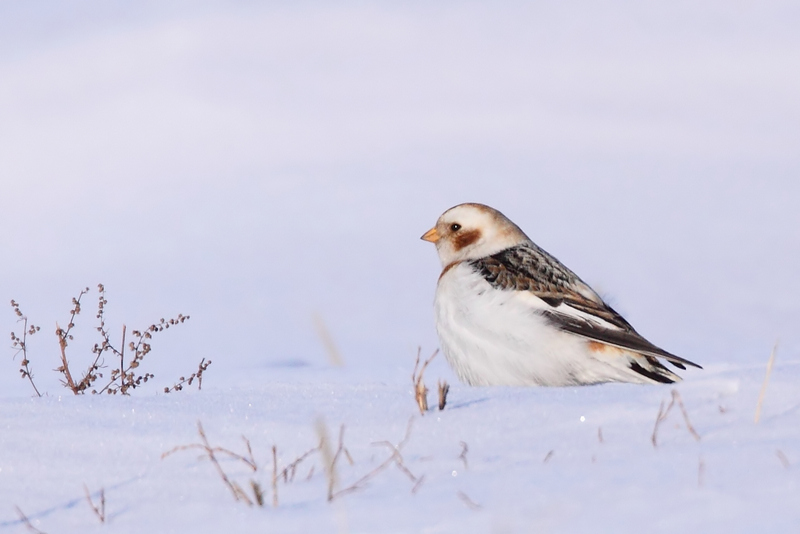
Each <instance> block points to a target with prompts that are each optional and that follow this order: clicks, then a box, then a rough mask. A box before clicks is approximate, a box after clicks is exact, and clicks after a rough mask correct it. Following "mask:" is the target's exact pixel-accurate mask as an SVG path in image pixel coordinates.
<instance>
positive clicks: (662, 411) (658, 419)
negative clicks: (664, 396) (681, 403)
mask: <svg viewBox="0 0 800 534" xmlns="http://www.w3.org/2000/svg"><path fill="white" fill-rule="evenodd" d="M674 404H675V397H674V396H673V397H672V400H671V401H670V403H669V405H668V406H667V409H666V410H665V409H664V401H663V400H662V401H661V405H660V406H659V407H658V415H656V424H655V426H654V427H653V435H652V436H650V441H651V442H652V443H653V447H654V448H658V427H659V426H661V423H662V422H664V420H665V419H666V418H667V415H668V414H669V411H670V410H671V409H672V406H673V405H674Z"/></svg>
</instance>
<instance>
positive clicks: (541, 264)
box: [469, 242, 701, 369]
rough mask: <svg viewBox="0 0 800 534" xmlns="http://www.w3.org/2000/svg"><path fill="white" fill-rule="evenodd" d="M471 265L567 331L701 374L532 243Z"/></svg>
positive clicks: (494, 283)
mask: <svg viewBox="0 0 800 534" xmlns="http://www.w3.org/2000/svg"><path fill="white" fill-rule="evenodd" d="M469 263H470V265H471V266H472V267H473V268H474V269H475V270H476V271H477V272H479V273H480V274H481V275H482V276H483V278H484V279H485V280H486V281H487V282H489V284H491V285H492V287H494V288H495V289H500V290H504V291H525V292H530V293H532V294H533V295H535V296H536V297H538V298H539V299H541V300H542V301H544V302H545V303H546V304H547V306H546V307H545V308H543V309H541V310H539V311H538V313H540V314H541V315H543V316H544V317H545V318H547V319H548V320H549V321H550V322H551V324H553V325H554V326H556V327H558V328H560V329H561V330H564V331H566V332H570V333H572V334H575V335H578V336H581V337H584V338H586V339H588V340H591V341H596V342H599V343H604V344H606V345H611V346H614V347H618V348H621V349H627V350H631V351H634V352H637V353H640V354H642V355H644V356H646V357H648V361H650V363H651V364H654V365H657V366H658V367H663V366H661V364H659V363H658V361H657V360H655V358H663V359H665V360H667V361H669V362H670V363H672V364H673V365H675V366H676V367H678V368H680V369H685V365H691V366H693V367H697V368H701V367H700V366H699V365H697V364H696V363H694V362H691V361H689V360H686V359H684V358H681V357H679V356H676V355H674V354H671V353H669V352H667V351H665V350H663V349H661V348H659V347H657V346H655V345H653V344H652V343H650V342H649V341H647V340H646V339H645V338H643V337H642V336H641V335H639V333H638V332H636V330H634V329H633V327H632V326H631V325H630V323H628V321H626V320H625V319H624V318H623V317H622V316H621V315H620V314H618V313H617V312H616V311H614V310H613V309H612V308H611V307H610V306H609V305H607V304H606V303H605V302H603V299H601V298H600V296H599V295H597V293H595V292H594V291H593V290H592V289H591V288H590V287H589V286H588V285H587V284H586V283H584V282H583V280H581V279H580V278H579V277H578V276H577V275H576V274H575V273H573V272H572V271H570V270H569V269H568V268H567V267H565V266H564V265H563V264H562V263H561V262H560V261H558V260H557V259H556V258H554V257H553V256H551V255H550V254H548V253H547V252H545V251H544V250H542V249H541V248H539V247H538V246H536V245H535V244H534V243H532V242H528V243H525V244H522V245H517V246H515V247H511V248H508V249H505V250H502V251H500V252H498V253H496V254H493V255H491V256H487V257H485V258H481V259H478V260H472V261H470V262H469Z"/></svg>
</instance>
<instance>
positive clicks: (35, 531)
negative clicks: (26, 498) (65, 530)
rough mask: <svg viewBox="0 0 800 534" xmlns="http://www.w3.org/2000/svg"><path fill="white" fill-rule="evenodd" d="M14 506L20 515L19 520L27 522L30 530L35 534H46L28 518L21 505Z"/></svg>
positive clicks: (26, 524)
mask: <svg viewBox="0 0 800 534" xmlns="http://www.w3.org/2000/svg"><path fill="white" fill-rule="evenodd" d="M14 508H15V509H16V510H17V515H18V516H19V520H20V521H22V522H23V523H24V524H25V526H26V527H27V529H28V530H30V531H31V532H33V533H34V534H45V533H44V532H42V531H41V530H39V529H38V528H36V527H34V526H33V524H32V523H31V520H30V519H28V516H26V515H25V513H24V512H23V511H22V510H21V509H20V507H19V506H14Z"/></svg>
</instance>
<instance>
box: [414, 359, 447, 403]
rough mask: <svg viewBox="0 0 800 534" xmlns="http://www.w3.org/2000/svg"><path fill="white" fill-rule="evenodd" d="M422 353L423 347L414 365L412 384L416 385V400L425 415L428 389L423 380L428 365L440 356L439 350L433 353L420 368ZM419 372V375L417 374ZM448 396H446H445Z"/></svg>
mask: <svg viewBox="0 0 800 534" xmlns="http://www.w3.org/2000/svg"><path fill="white" fill-rule="evenodd" d="M421 353H422V347H420V348H418V349H417V361H416V362H415V363H414V372H413V373H411V383H412V384H414V398H415V400H416V401H417V406H418V407H419V413H420V414H422V415H425V412H427V411H428V388H427V387H425V382H423V378H424V375H425V369H426V368H427V367H428V364H429V363H431V361H433V359H434V358H435V357H436V355H437V354H439V349H436V350H435V351H433V354H431V357H430V358H428V359H427V360H425V362H424V363H423V364H422V367H421V368H420V366H419V360H420V354H421ZM417 371H419V374H417ZM445 395H446V394H445Z"/></svg>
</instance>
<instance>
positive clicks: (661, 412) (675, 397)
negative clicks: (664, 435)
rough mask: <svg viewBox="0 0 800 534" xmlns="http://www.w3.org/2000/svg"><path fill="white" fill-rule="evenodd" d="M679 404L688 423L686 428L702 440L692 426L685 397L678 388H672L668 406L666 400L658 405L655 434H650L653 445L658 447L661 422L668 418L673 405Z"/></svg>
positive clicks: (697, 438)
mask: <svg viewBox="0 0 800 534" xmlns="http://www.w3.org/2000/svg"><path fill="white" fill-rule="evenodd" d="M675 403H677V404H678V407H679V408H680V409H681V413H682V414H683V420H684V422H685V423H686V429H687V430H688V431H689V433H690V434H691V435H692V436H693V437H694V439H695V440H697V441H700V434H698V433H697V431H696V430H695V429H694V427H693V426H692V422H691V421H690V420H689V413H688V412H687V411H686V407H685V406H684V405H683V399H681V395H680V393H678V390H677V389H673V390H672V397H671V398H670V401H669V404H668V405H667V408H666V409H664V401H661V405H660V406H659V407H658V415H657V416H656V424H655V426H654V428H653V435H652V436H650V441H651V442H652V443H653V447H656V448H657V447H658V429H659V427H660V426H661V423H662V422H664V420H666V418H667V416H668V415H669V412H670V410H672V407H673V406H674V405H675Z"/></svg>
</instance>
